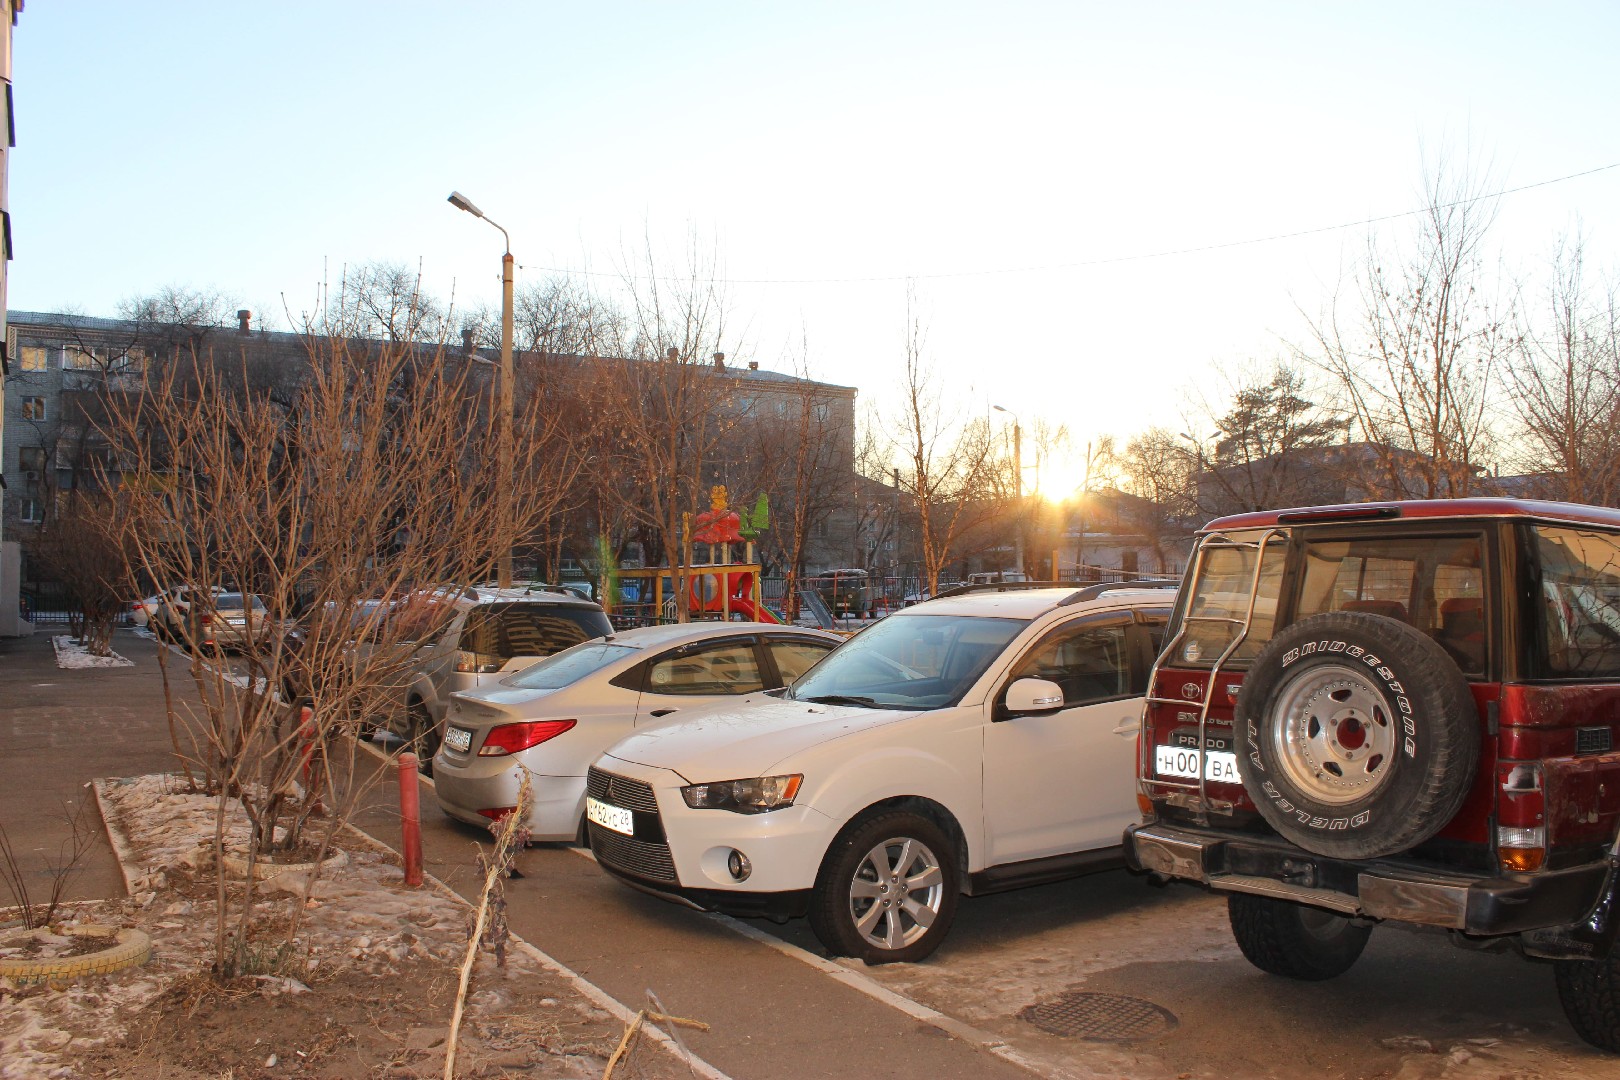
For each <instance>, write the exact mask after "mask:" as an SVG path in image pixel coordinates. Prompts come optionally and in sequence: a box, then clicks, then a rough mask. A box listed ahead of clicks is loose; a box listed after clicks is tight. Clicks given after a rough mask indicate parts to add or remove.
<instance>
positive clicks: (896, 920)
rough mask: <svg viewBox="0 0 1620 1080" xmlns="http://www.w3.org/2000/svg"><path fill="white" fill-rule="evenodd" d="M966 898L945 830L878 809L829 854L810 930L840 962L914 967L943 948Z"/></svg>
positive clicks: (902, 813)
mask: <svg viewBox="0 0 1620 1080" xmlns="http://www.w3.org/2000/svg"><path fill="white" fill-rule="evenodd" d="M902 883H903V887H902ZM960 893H961V883H960V880H959V878H958V874H957V868H956V846H955V845H954V844H952V843H951V841H950V839H949V838H948V837H947V836H946V835H945V833H944V832H942V831H941V830H940V828H939V826H937V825H935V824H934V823H933V822H932V821H929V820H928V819H927V818H925V817H922V816H920V815H918V814H913V813H910V812H908V811H903V810H889V811H877V812H874V813H870V814H868V815H867V816H866V817H861V818H856V819H855V820H854V821H853V822H851V823H850V824H849V825H847V826H845V828H844V831H843V832H841V833H839V834H838V837H837V839H835V840H834V841H833V842H832V846H831V847H829V848H828V849H827V854H826V855H825V856H824V857H823V858H822V860H821V871H820V873H818V874H817V875H816V886H815V890H814V891H813V893H812V894H811V900H810V928H811V929H812V930H814V931H815V934H816V937H817V938H819V939H820V940H821V943H822V944H823V945H825V946H827V949H828V950H829V951H830V952H832V953H833V955H835V956H853V957H857V958H859V959H861V960H864V961H866V962H867V963H868V964H892V963H909V962H914V961H917V960H921V959H923V958H924V957H926V956H927V955H929V954H930V953H932V952H933V951H934V950H935V949H937V948H939V943H940V942H941V941H943V940H944V939H945V935H946V934H947V933H948V932H949V931H950V928H951V922H952V921H953V920H954V919H955V918H956V904H957V900H958V899H959V898H960ZM874 938H877V939H881V940H873V939H874Z"/></svg>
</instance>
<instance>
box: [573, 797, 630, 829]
mask: <svg viewBox="0 0 1620 1080" xmlns="http://www.w3.org/2000/svg"><path fill="white" fill-rule="evenodd" d="M585 816H586V817H587V818H590V819H591V820H592V821H594V822H596V823H597V824H598V825H600V826H602V828H604V829H612V830H613V831H614V832H616V833H623V834H624V835H626V836H634V835H635V834H636V816H635V815H634V814H632V813H631V812H630V811H628V810H626V809H625V808H624V807H622V806H609V805H608V804H607V803H605V802H597V801H596V800H595V799H593V798H591V797H590V796H589V795H587V796H585Z"/></svg>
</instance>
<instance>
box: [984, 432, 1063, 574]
mask: <svg viewBox="0 0 1620 1080" xmlns="http://www.w3.org/2000/svg"><path fill="white" fill-rule="evenodd" d="M990 407H991V408H992V409H994V410H996V412H999V413H1006V414H1007V415H1008V416H1010V417H1012V422H1013V503H1014V505H1015V507H1016V508H1017V513H1016V515H1015V516H1014V524H1015V528H1016V529H1017V532H1016V533H1015V534H1014V539H1013V542H1014V545H1015V546H1014V551H1015V556H1014V557H1015V558H1016V560H1017V563H1018V572H1019V573H1020V574H1022V573H1023V572H1024V459H1023V455H1024V432H1023V429H1022V428H1021V427H1019V426H1018V414H1017V413H1015V412H1013V411H1012V410H1011V409H1007V408H1003V407H1002V406H1000V405H991V406H990ZM1052 573H1053V575H1054V576H1055V575H1056V574H1057V568H1056V567H1053V568H1052Z"/></svg>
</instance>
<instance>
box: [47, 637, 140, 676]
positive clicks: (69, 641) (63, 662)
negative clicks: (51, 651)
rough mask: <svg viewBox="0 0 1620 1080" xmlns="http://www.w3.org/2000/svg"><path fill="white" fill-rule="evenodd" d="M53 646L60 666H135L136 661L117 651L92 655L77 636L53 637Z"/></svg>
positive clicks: (57, 663)
mask: <svg viewBox="0 0 1620 1080" xmlns="http://www.w3.org/2000/svg"><path fill="white" fill-rule="evenodd" d="M51 646H52V647H53V648H55V650H56V666H57V667H59V668H114V667H134V666H135V661H133V660H128V659H125V658H124V657H122V656H119V655H118V654H117V653H108V654H107V655H106V656H95V655H92V654H91V653H90V652H89V651H87V650H86V649H85V647H84V646H83V645H81V644H79V641H78V639H77V638H70V637H68V636H67V635H65V634H63V635H61V636H59V637H53V638H51Z"/></svg>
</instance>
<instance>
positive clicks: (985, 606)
mask: <svg viewBox="0 0 1620 1080" xmlns="http://www.w3.org/2000/svg"><path fill="white" fill-rule="evenodd" d="M1093 592H1094V593H1095V596H1094V598H1087V597H1090V596H1092V594H1093ZM1077 597H1078V598H1079V599H1077ZM1173 597H1174V594H1173V592H1170V591H1168V590H1163V589H1154V590H1142V589H1129V590H1121V589H1119V588H1118V587H1114V588H1113V589H1109V590H1104V589H1096V590H1080V591H1079V592H1076V591H1075V590H1069V589H1028V590H995V591H987V592H979V593H973V594H968V595H964V596H956V597H948V598H942V599H940V600H935V601H931V602H929V603H927V604H923V605H918V606H917V607H913V608H908V609H906V610H905V611H902V612H898V613H896V614H893V615H891V616H890V617H889V618H888V619H887V620H885V621H884V622H882V623H879V624H877V625H876V626H874V627H873V628H872V629H871V630H868V631H866V632H865V634H875V633H877V632H878V628H879V627H883V626H889V627H891V632H893V633H896V634H898V633H901V632H905V633H912V632H915V634H916V635H919V640H922V639H923V638H922V636H923V635H927V634H928V633H929V632H930V628H931V626H934V625H943V624H942V623H935V624H930V623H928V622H927V621H926V620H927V619H928V618H929V617H930V616H947V617H957V619H958V624H959V625H966V624H962V623H960V617H963V616H967V617H988V618H996V619H1000V620H1019V621H1021V622H1022V624H1023V625H1022V628H1021V629H1019V630H1017V631H1016V633H1015V634H1014V636H1013V637H1012V638H1011V640H1010V641H1008V642H1007V643H1006V644H1005V645H1004V647H1000V650H999V653H998V654H997V655H996V656H994V658H993V659H991V660H990V661H989V663H988V666H986V667H985V668H984V669H983V672H982V674H981V675H980V676H979V677H978V678H977V679H976V680H975V681H974V682H973V683H972V684H971V686H970V688H969V689H967V690H966V691H965V692H963V693H962V694H961V696H960V698H959V700H956V701H955V703H954V704H948V705H945V706H943V707H930V708H915V709H913V708H878V707H867V706H863V705H860V704H854V703H850V704H840V703H838V702H836V701H832V702H825V703H819V702H815V701H809V700H793V699H792V698H783V697H775V696H771V695H751V696H749V697H746V698H744V699H742V700H740V701H737V702H735V703H733V704H730V705H727V706H723V707H720V708H717V709H713V710H710V711H709V712H707V713H706V714H704V715H701V716H698V717H693V718H689V719H686V720H683V721H679V722H675V723H666V724H661V725H658V726H657V727H655V728H651V729H648V730H645V731H638V732H636V733H635V734H632V735H630V736H629V737H628V738H626V739H624V740H623V741H622V742H620V743H618V744H617V745H615V746H613V747H612V748H611V749H609V750H608V752H607V753H606V754H605V755H604V756H603V757H602V758H601V759H600V760H599V761H598V762H597V763H596V765H595V767H594V769H593V775H592V781H591V784H592V796H593V799H595V800H596V801H597V802H598V803H600V804H603V805H606V806H610V807H611V806H623V805H625V804H628V803H635V802H638V801H639V802H640V803H641V804H642V805H637V806H631V807H630V809H631V810H632V811H635V812H636V813H634V817H633V822H634V829H635V835H633V836H625V835H620V834H621V833H622V830H617V831H615V830H613V829H611V828H608V827H606V826H604V825H602V824H599V823H596V819H594V818H593V824H592V826H591V830H590V832H591V842H592V846H593V848H594V849H595V850H596V854H597V858H598V861H599V862H600V863H601V864H602V865H603V866H605V867H606V868H607V869H609V870H610V871H612V872H614V873H615V874H617V875H618V876H620V877H621V878H623V879H624V880H626V881H627V882H628V883H630V884H632V885H634V886H636V887H638V888H642V889H645V890H648V891H652V892H657V893H661V894H664V895H670V896H674V897H676V898H679V899H684V900H686V901H688V902H690V903H694V904H696V905H697V906H699V907H703V908H708V909H715V910H722V911H730V912H732V913H734V914H763V915H768V916H772V917H791V916H794V915H798V914H804V913H806V909H807V908H808V907H809V905H810V903H811V901H812V899H813V898H812V897H811V896H810V893H811V891H812V890H813V889H815V888H816V886H817V881H818V875H819V874H821V872H822V869H823V866H824V864H825V863H826V862H827V861H828V859H829V858H830V854H829V853H830V852H831V851H832V850H833V847H834V843H835V840H836V839H837V838H839V837H840V836H841V834H843V833H844V832H845V831H846V830H847V829H849V828H852V827H853V826H855V825H856V824H858V823H859V822H860V821H862V819H863V816H870V815H872V814H874V813H876V812H877V811H878V810H879V809H880V808H883V807H888V806H912V807H918V806H924V805H925V806H926V807H927V810H926V815H927V816H929V817H930V818H931V819H932V820H935V821H937V822H939V823H941V825H942V829H943V831H944V832H945V833H946V835H947V838H948V839H950V840H952V841H953V842H954V843H953V846H959V849H960V850H958V851H955V852H949V853H947V855H948V857H952V858H953V862H954V863H955V871H956V879H957V880H958V882H959V883H960V885H961V889H962V891H963V892H965V893H968V894H970V895H971V894H973V893H976V892H991V891H997V890H999V889H1002V888H1008V887H1012V886H1014V885H1017V884H1026V883H1035V882H1038V881H1047V880H1054V879H1056V878H1059V877H1064V876H1072V875H1073V874H1075V873H1083V872H1087V871H1089V870H1096V869H1105V868H1109V867H1113V866H1118V865H1121V862H1120V858H1119V856H1120V853H1121V839H1122V836H1123V833H1124V829H1125V827H1126V826H1127V825H1129V824H1131V823H1133V822H1134V821H1136V820H1137V819H1138V816H1139V813H1138V810H1137V806H1136V780H1135V743H1136V733H1137V730H1138V727H1139V722H1140V714H1141V705H1142V694H1143V688H1144V687H1145V685H1146V684H1145V679H1146V674H1147V669H1148V668H1149V667H1150V666H1151V663H1152V660H1153V653H1154V652H1155V651H1156V649H1155V648H1154V646H1153V645H1152V644H1150V641H1152V642H1156V641H1157V636H1156V635H1157V634H1159V633H1162V627H1163V625H1164V623H1165V621H1166V619H1167V617H1168V615H1169V609H1170V606H1171V603H1172V601H1173ZM1003 625H1005V622H1004V623H1003ZM965 634H966V632H964V638H961V639H958V640H960V641H961V642H962V645H961V646H957V645H951V646H948V647H950V648H956V647H967V646H971V645H974V644H976V642H973V641H971V640H966V639H965ZM1087 635H1092V636H1087ZM864 636H865V635H864V634H863V635H862V636H858V637H856V638H855V639H852V641H851V642H850V644H848V645H846V646H844V648H843V649H840V650H839V651H838V652H835V653H834V654H833V657H832V658H829V659H828V660H827V661H824V662H823V665H822V666H821V667H818V668H817V669H816V671H815V672H813V673H812V674H811V675H810V676H807V677H806V678H805V679H804V680H803V681H802V682H801V683H799V684H798V685H796V686H795V688H794V691H793V693H794V694H795V695H799V696H804V695H806V694H810V693H812V692H813V686H812V684H815V683H816V682H817V678H816V676H817V675H822V676H823V681H825V677H826V674H827V673H828V672H830V671H832V670H834V662H835V660H837V659H838V658H839V657H840V655H841V654H843V653H844V652H845V650H848V649H852V648H853V647H854V645H855V644H856V643H857V642H860V641H861V638H862V637H864ZM1094 637H1095V639H1096V640H1103V639H1104V638H1105V637H1106V639H1107V640H1114V639H1115V638H1116V637H1117V640H1118V641H1119V643H1120V653H1119V656H1120V663H1121V664H1122V665H1124V666H1123V667H1122V668H1121V669H1120V671H1119V673H1118V680H1119V681H1118V682H1116V683H1114V684H1113V687H1112V690H1113V692H1107V693H1104V694H1102V699H1101V700H1095V701H1089V702H1085V701H1083V700H1082V699H1084V697H1085V695H1084V694H1083V693H1081V692H1080V691H1079V690H1078V689H1076V690H1074V691H1073V698H1074V699H1075V700H1076V701H1081V702H1082V703H1078V704H1075V705H1072V706H1071V705H1063V706H1042V709H1041V711H1036V712H1021V713H1017V714H1008V713H1007V712H1006V709H1005V704H1004V703H1005V699H1006V696H1007V693H1008V688H1009V685H1010V684H1011V683H1012V682H1013V681H1014V680H1013V679H1012V677H1011V676H1012V674H1013V673H1014V671H1015V670H1019V669H1020V667H1022V668H1024V669H1026V670H1025V672H1024V673H1022V674H1021V676H1020V678H1019V679H1018V680H1017V681H1018V683H1019V685H1020V687H1021V688H1022V691H1021V692H1022V693H1023V694H1025V695H1027V694H1028V693H1029V692H1030V691H1031V689H1032V688H1033V689H1035V690H1039V688H1042V687H1044V688H1046V691H1045V692H1047V693H1050V692H1051V691H1053V690H1056V691H1057V693H1058V696H1057V697H1056V698H1053V699H1050V700H1052V701H1064V700H1065V699H1064V697H1063V690H1062V689H1060V688H1058V687H1057V686H1056V685H1055V684H1054V683H1053V682H1051V681H1044V680H1042V679H1039V678H1032V677H1028V676H1027V669H1028V667H1029V665H1030V664H1031V663H1034V662H1036V660H1037V654H1040V655H1041V656H1045V655H1046V652H1043V651H1042V650H1051V649H1052V648H1054V643H1055V642H1060V641H1062V640H1071V641H1076V642H1086V641H1090V640H1093V638H1094ZM1127 643H1128V649H1127ZM1076 649H1077V650H1078V649H1079V646H1076ZM885 663H888V662H887V661H885ZM943 663H944V662H942V664H943ZM911 676H916V677H921V673H919V672H916V671H912V672H911ZM885 677H889V678H891V679H892V676H889V674H888V673H887V672H885ZM908 677H909V676H908ZM1065 677H1066V678H1067V677H1068V675H1065ZM1070 685H1076V686H1077V683H1076V682H1074V681H1073V680H1071V684H1070ZM1093 696H1095V695H1093ZM791 775H802V777H803V779H802V782H801V783H800V786H799V787H798V789H797V793H796V795H795V796H794V797H793V798H792V802H791V805H788V806H784V807H780V808H777V809H771V810H767V811H764V812H759V811H755V812H735V811H731V810H729V809H726V808H712V807H706V808H702V809H694V808H693V807H691V806H689V805H688V803H687V800H686V797H685V796H683V791H682V789H683V788H689V787H692V786H694V785H707V784H723V783H724V782H727V781H736V780H742V779H745V778H764V777H783V776H791ZM617 778H622V781H628V782H629V783H623V782H621V781H620V780H619V779H617ZM640 785H645V789H643V788H641V787H640ZM649 792H650V801H651V802H655V803H656V806H650V805H646V804H647V803H648V802H649ZM616 797H617V798H618V799H619V801H618V802H617V803H615V801H614V800H615V798H616ZM600 813H601V815H602V820H603V821H610V822H611V821H613V820H615V818H614V816H613V815H612V813H611V811H607V810H603V811H600ZM653 816H656V818H657V822H656V824H654V823H653V822H652V821H651V820H650V819H651V818H652V817H653ZM620 820H622V819H620ZM658 835H662V836H663V837H664V843H663V844H658V843H656V842H650V840H651V838H653V837H656V836H658ZM733 853H738V854H740V855H741V856H742V857H744V858H745V859H746V863H747V866H748V868H749V870H748V873H747V874H746V877H745V879H739V878H738V876H737V874H736V872H735V871H736V867H737V863H736V861H735V859H734V858H733ZM821 932H822V931H821V929H820V928H818V929H817V933H818V935H819V934H821ZM823 940H824V941H825V940H826V939H825V937H824V938H823ZM828 944H829V946H831V945H832V943H831V942H828ZM931 948H932V946H930V950H931ZM925 954H926V953H924V955H925ZM868 958H869V959H871V957H868ZM881 958H882V957H879V959H881ZM892 958H910V957H900V956H895V957H892Z"/></svg>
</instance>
